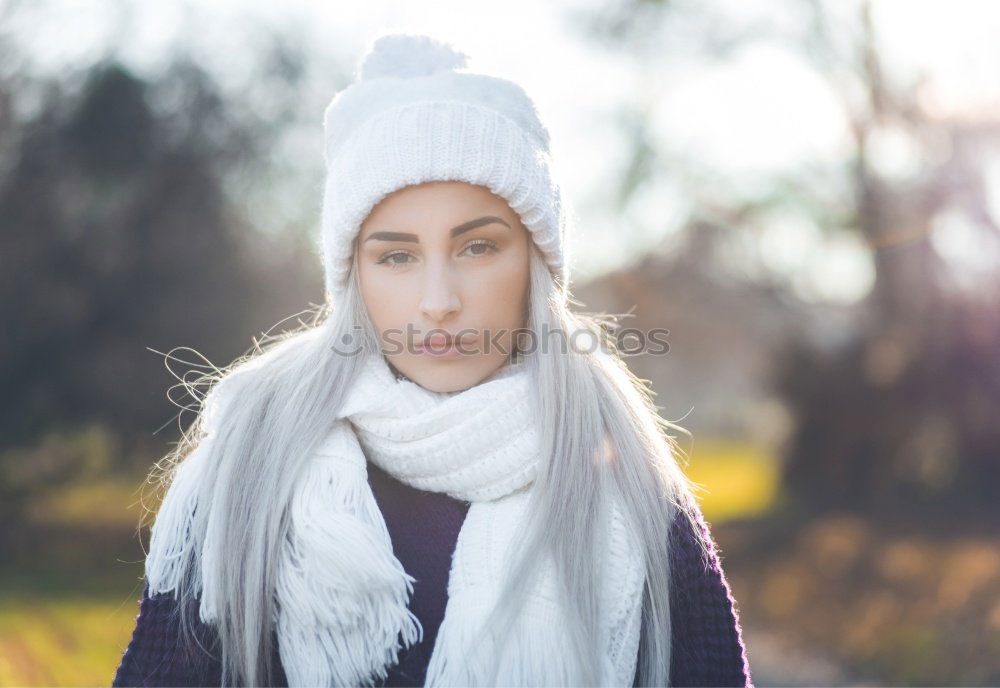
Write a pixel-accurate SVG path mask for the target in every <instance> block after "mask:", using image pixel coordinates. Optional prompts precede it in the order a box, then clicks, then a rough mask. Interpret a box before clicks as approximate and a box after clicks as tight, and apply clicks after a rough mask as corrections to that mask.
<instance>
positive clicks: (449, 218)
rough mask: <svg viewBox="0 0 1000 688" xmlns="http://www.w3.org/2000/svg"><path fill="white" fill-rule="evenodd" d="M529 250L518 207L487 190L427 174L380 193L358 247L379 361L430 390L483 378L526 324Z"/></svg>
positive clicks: (498, 363) (504, 358)
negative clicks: (415, 182)
mask: <svg viewBox="0 0 1000 688" xmlns="http://www.w3.org/2000/svg"><path fill="white" fill-rule="evenodd" d="M529 249H530V238H529V236H528V230H527V228H525V226H524V225H523V224H522V223H521V220H520V218H519V216H518V215H517V213H515V212H514V211H513V210H512V209H511V208H510V206H508V205H507V202H506V201H505V200H504V199H503V198H501V197H500V196H497V195H495V194H493V193H492V192H491V191H490V190H489V189H487V188H486V187H483V186H477V185H474V184H468V183H466V182H459V181H435V182H428V183H424V184H418V185H412V186H407V187H404V188H402V189H398V190H397V191H395V192H393V193H391V194H389V195H388V196H386V197H385V198H383V199H382V200H381V201H380V202H379V203H378V205H376V206H375V207H374V208H373V209H372V211H371V213H370V214H369V215H368V217H367V218H366V219H365V221H364V222H363V223H362V224H361V231H360V232H359V234H358V238H357V245H356V251H357V260H358V278H359V280H360V285H361V294H362V297H363V299H364V302H365V306H366V308H367V310H368V315H369V317H370V318H371V321H372V323H373V324H374V325H375V329H376V331H377V332H378V333H379V336H380V337H381V346H382V351H383V353H384V354H385V356H386V360H388V361H389V362H390V363H391V364H392V365H393V366H394V367H395V368H396V369H397V370H398V371H399V372H400V373H402V374H403V375H405V376H406V377H408V378H409V379H411V380H413V381H414V382H416V383H417V384H419V385H421V386H422V387H425V388H426V389H429V390H431V391H435V392H457V391H461V390H463V389H468V388H469V387H472V386H474V385H476V384H477V383H479V382H480V381H482V380H484V379H485V378H487V377H489V376H490V375H491V374H492V373H493V372H495V371H496V370H497V369H498V368H500V367H501V366H502V365H503V364H504V363H506V362H507V360H508V359H509V357H510V352H511V345H512V342H513V341H514V335H515V334H516V333H515V331H516V330H518V329H520V328H522V327H524V326H525V314H526V309H527V296H528V284H529V281H528V251H529Z"/></svg>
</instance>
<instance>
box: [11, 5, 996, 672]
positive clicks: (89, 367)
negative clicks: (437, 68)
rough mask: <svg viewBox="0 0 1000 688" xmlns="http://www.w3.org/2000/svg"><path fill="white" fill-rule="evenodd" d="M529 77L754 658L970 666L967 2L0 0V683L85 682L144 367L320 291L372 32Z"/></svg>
mask: <svg viewBox="0 0 1000 688" xmlns="http://www.w3.org/2000/svg"><path fill="white" fill-rule="evenodd" d="M392 28H398V29H414V30H426V31H431V32H434V33H436V34H438V35H440V36H442V37H444V38H446V39H450V40H454V41H456V42H457V43H458V44H459V46H460V47H463V48H466V49H467V50H468V52H469V53H470V55H471V57H472V66H473V67H478V68H482V69H486V70H490V71H494V72H496V73H500V74H503V75H505V76H508V77H511V78H514V79H516V80H518V81H519V82H520V83H522V84H523V85H524V86H525V88H526V89H527V90H528V92H529V93H530V94H531V95H532V96H533V97H534V98H535V100H536V102H537V104H538V107H539V110H540V111H541V113H542V116H543V118H545V120H546V121H547V122H548V124H549V126H550V128H551V130H552V136H553V156H554V159H555V163H556V166H557V170H558V171H559V174H560V175H561V179H562V182H563V185H564V187H565V189H566V193H567V196H568V199H569V202H570V203H571V204H572V205H573V207H574V209H575V211H576V213H577V215H578V218H579V226H578V230H579V231H578V233H577V235H576V236H574V237H573V238H572V240H571V244H570V251H571V254H572V266H573V275H574V284H573V292H574V295H575V297H576V298H577V300H579V301H580V302H581V303H582V304H583V305H584V306H585V310H589V311H592V312H602V313H620V314H621V313H624V314H627V317H624V318H623V319H622V321H621V322H622V324H623V325H627V326H630V327H641V328H654V327H660V328H662V327H666V328H668V329H669V330H670V335H669V342H670V351H669V353H668V354H667V355H662V356H649V355H646V356H634V357H630V358H628V359H627V360H628V362H629V365H630V366H631V367H632V368H633V370H634V371H635V372H636V373H637V374H638V375H639V376H640V377H643V378H645V379H648V380H650V381H651V382H652V384H653V387H654V389H655V390H656V392H657V398H656V402H657V404H658V405H659V406H660V409H661V412H662V415H663V416H664V417H665V418H667V419H669V420H672V421H675V422H676V423H678V424H679V425H681V426H682V427H684V428H686V429H687V430H689V431H690V433H691V436H690V437H688V436H685V435H679V436H678V439H679V441H680V442H681V445H682V446H683V447H684V448H685V449H686V450H687V451H688V456H687V459H688V460H687V462H686V463H685V464H684V469H685V470H686V471H687V472H688V474H689V475H691V476H692V478H693V479H695V480H696V481H698V482H699V483H700V484H701V485H702V486H703V487H704V491H703V493H702V494H700V499H701V503H702V507H703V509H704V511H705V514H706V516H707V518H708V519H709V521H710V522H711V524H712V527H713V533H714V534H715V537H716V539H717V541H718V543H719V545H720V548H721V552H722V555H723V565H724V567H725V569H726V572H727V575H728V577H729V580H730V583H731V585H732V587H733V590H734V594H735V597H736V599H737V601H738V604H739V608H740V614H741V621H742V623H743V627H744V632H745V636H746V638H745V639H746V642H747V645H748V650H749V657H750V662H751V669H752V671H753V674H754V678H755V681H756V683H757V684H758V685H762V686H763V685H886V684H893V685H997V684H1000V546H998V545H1000V533H998V525H1000V523H998V516H1000V505H998V496H1000V228H998V223H1000V155H998V153H1000V150H998V149H1000V40H998V37H1000V3H996V2H992V1H991V0H982V1H978V2H977V1H973V0H949V1H948V2H943V1H934V0H867V1H862V0H753V1H751V0H739V1H736V0H698V1H697V2H694V1H693V0H686V1H682V0H670V1H668V0H659V1H653V0H615V1H603V2H598V1H596V0H580V1H575V2H568V1H565V2H545V3H539V2H530V1H521V0H508V1H507V2H503V3H476V2H435V3H410V2H389V1H387V0H377V1H376V0H367V1H366V2H364V3H350V4H349V3H325V2H320V1H318V0H317V1H315V2H288V3H273V2H264V1H263V0H250V1H241V2H235V1H227V2H221V1H220V2H207V1H205V2H167V1H163V2H156V3H140V2H137V1H136V2H83V1H79V2H73V1H70V0H65V1H55V0H32V1H20V2H18V1H8V2H0V322H2V337H0V389H2V390H3V394H2V396H0V553H2V556H0V684H3V685H67V686H68V685H107V684H109V683H110V681H111V678H112V675H113V673H114V670H115V667H116V666H117V663H118V660H119V659H120V656H121V653H122V651H123V650H124V648H125V646H126V644H127V642H128V639H129V636H130V633H131V630H132V628H133V625H134V620H135V614H136V613H137V610H138V607H137V601H138V596H139V594H140V593H141V576H142V558H143V547H144V546H146V545H148V531H147V530H146V529H145V528H144V527H140V526H139V523H140V519H142V518H143V517H144V515H148V513H149V510H151V509H155V508H156V505H157V500H158V498H159V496H160V494H159V492H158V490H157V486H156V485H155V484H153V483H150V482H147V480H146V478H147V475H148V473H149V471H150V469H151V468H152V466H153V464H154V462H156V461H157V460H158V459H159V458H161V457H163V456H164V455H165V454H166V452H167V451H168V450H169V449H170V447H171V446H172V443H173V442H176V441H177V439H178V437H179V433H180V428H181V427H183V426H184V425H186V424H187V423H189V422H190V421H191V420H192V418H193V414H192V413H191V412H190V411H183V406H184V405H185V404H189V403H191V399H190V398H185V396H184V395H183V394H181V392H182V389H181V388H180V387H179V386H178V379H184V376H190V375H195V374H197V373H199V372H201V371H203V370H205V367H204V366H206V365H209V364H216V365H219V366H223V365H226V364H227V363H229V362H230V361H231V360H232V359H233V358H235V357H236V356H238V355H240V354H242V353H244V352H246V351H247V350H248V349H249V348H251V347H252V346H253V345H254V342H255V341H256V340H258V339H259V338H260V337H261V336H262V334H263V333H265V332H272V333H274V332H276V331H280V330H281V329H282V328H283V327H287V326H290V325H295V324H297V323H296V322H295V319H296V317H297V314H301V313H302V312H303V311H304V310H306V309H308V308H310V307H312V306H314V305H316V304H318V303H320V302H321V300H322V279H321V270H320V264H319V259H318V256H317V253H316V251H315V249H314V246H315V242H316V237H317V231H318V220H319V201H320V196H321V188H322V175H323V159H322V145H321V141H322V126H321V120H322V110H323V108H324V106H325V105H326V103H327V102H328V101H329V99H330V98H331V97H332V95H333V94H334V93H335V92H336V91H337V90H339V89H340V88H343V87H344V86H345V85H346V84H347V83H349V82H350V81H351V79H352V76H353V70H354V67H355V65H356V60H357V59H358V57H359V56H360V54H361V52H362V51H363V49H364V47H365V45H366V44H367V42H368V41H369V40H370V39H371V38H372V37H373V36H374V35H375V34H377V33H378V32H380V31H383V30H386V29H392Z"/></svg>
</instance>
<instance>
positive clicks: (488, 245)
mask: <svg viewBox="0 0 1000 688" xmlns="http://www.w3.org/2000/svg"><path fill="white" fill-rule="evenodd" d="M497 248H498V247H497V242H495V241H491V240H490V239H473V240H472V241H470V242H469V243H468V244H466V245H465V248H464V249H462V253H465V252H466V251H469V255H471V256H473V257H478V256H487V255H490V254H491V253H496V252H497Z"/></svg>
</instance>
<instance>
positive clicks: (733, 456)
mask: <svg viewBox="0 0 1000 688" xmlns="http://www.w3.org/2000/svg"><path fill="white" fill-rule="evenodd" d="M686 470H687V471H688V474H689V475H690V476H691V477H692V479H694V480H695V481H696V482H699V483H701V484H702V485H704V486H705V487H706V488H707V489H708V490H709V492H708V493H702V497H703V498H702V508H703V510H704V512H705V515H706V518H708V519H709V520H710V521H712V522H713V523H714V522H715V521H716V520H722V519H726V518H731V517H733V516H737V515H740V514H744V513H745V514H753V513H757V512H759V511H761V510H762V509H765V508H766V507H767V505H768V503H769V502H770V500H771V499H772V497H773V494H774V489H775V479H776V477H775V473H774V471H773V470H772V469H771V468H770V465H769V463H768V460H767V457H766V456H764V455H763V454H762V453H760V452H759V451H756V450H754V449H753V448H750V447H747V446H741V445H735V444H727V443H720V442H707V441H706V442H699V443H698V445H697V448H696V449H695V451H694V453H693V454H692V456H691V464H690V466H688V467H687V469H686ZM142 481H143V476H128V477H119V478H114V479H106V480H100V481H92V482H88V483H86V484H79V485H74V486H71V487H67V488H62V489H59V490H54V491H51V492H50V493H48V494H45V495H42V496H40V497H39V498H38V499H37V501H36V502H35V503H34V504H33V505H32V507H31V509H30V514H31V523H32V527H34V528H37V529H38V532H39V533H51V535H49V536H48V537H47V540H46V541H47V542H50V543H51V544H52V545H55V546H51V547H46V548H45V551H44V553H42V554H41V555H40V558H39V559H38V560H36V561H34V562H22V565H21V566H17V567H15V568H14V569H13V570H11V569H10V568H9V566H10V563H11V562H7V564H6V565H5V566H4V569H5V570H4V571H3V572H2V573H0V576H2V583H3V585H2V589H3V590H4V594H3V596H2V597H0V629H2V630H0V685H36V686H37V685H58V686H82V685H109V684H110V683H111V679H112V676H113V674H114V670H115V667H117V665H118V662H119V660H120V659H121V654H122V652H123V651H124V649H125V647H126V646H127V644H128V641H129V638H130V636H131V633H132V629H133V627H134V624H135V615H136V614H137V613H138V599H139V594H140V590H139V587H138V585H139V583H138V580H139V578H140V577H141V575H142V568H141V564H140V563H139V562H140V561H141V551H140V550H139V549H138V545H137V544H136V543H135V537H134V534H135V528H136V525H137V523H138V521H139V517H140V508H141V504H140V488H141V487H142ZM142 491H143V492H145V494H146V499H152V498H153V496H152V495H153V493H154V490H153V489H152V486H146V487H145V488H144V489H143V490H142ZM146 506H147V507H150V508H153V507H155V503H154V504H148V503H147V504H146ZM145 537H147V536H146V535H144V538H145ZM55 540H58V542H56V541H55ZM147 544H148V542H147ZM14 571H17V572H18V574H17V575H15V573H14Z"/></svg>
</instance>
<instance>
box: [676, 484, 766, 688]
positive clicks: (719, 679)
mask: <svg viewBox="0 0 1000 688" xmlns="http://www.w3.org/2000/svg"><path fill="white" fill-rule="evenodd" d="M669 550H670V567H671V571H670V606H671V612H670V613H671V624H672V627H673V634H672V635H673V661H672V668H671V673H672V675H675V676H674V678H676V681H672V683H676V684H679V685H716V686H749V685H752V684H751V679H750V666H749V661H748V659H747V654H746V646H745V644H744V641H743V630H742V627H741V623H740V616H739V610H738V606H737V603H736V599H735V598H734V597H733V593H732V589H731V588H730V585H729V582H728V580H727V579H726V574H725V572H724V570H723V567H722V559H721V556H720V553H719V548H718V547H717V545H716V543H715V540H714V538H713V537H712V533H711V529H710V527H709V524H708V521H707V520H706V519H705V517H704V515H703V514H702V512H701V510H700V508H698V505H697V504H696V503H693V504H692V505H691V508H688V509H686V510H685V509H678V510H677V515H676V517H675V518H674V522H673V525H672V527H671V533H670V544H669Z"/></svg>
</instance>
